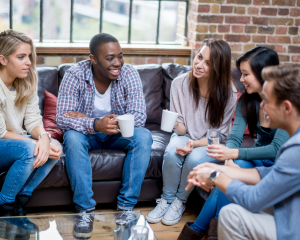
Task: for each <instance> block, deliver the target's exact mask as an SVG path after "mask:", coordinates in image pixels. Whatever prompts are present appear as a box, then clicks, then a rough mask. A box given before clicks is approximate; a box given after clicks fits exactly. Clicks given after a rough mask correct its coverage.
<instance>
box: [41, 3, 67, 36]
mask: <svg viewBox="0 0 300 240" xmlns="http://www.w3.org/2000/svg"><path fill="white" fill-rule="evenodd" d="M70 14H71V0H63V1H62V0H44V21H43V38H44V41H49V40H52V41H66V42H68V41H69V40H70Z"/></svg>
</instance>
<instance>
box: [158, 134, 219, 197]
mask: <svg viewBox="0 0 300 240" xmlns="http://www.w3.org/2000/svg"><path fill="white" fill-rule="evenodd" d="M189 139H190V138H189V137H187V136H178V135H177V134H175V133H174V134H173V135H172V136H171V139H170V143H169V145H168V146H167V148H166V150H165V154H164V162H163V167H162V175H163V193H162V195H161V197H162V198H164V199H166V200H167V201H168V203H172V202H173V199H174V198H175V197H177V198H178V199H179V200H180V201H182V202H184V203H185V202H186V201H187V199H188V196H189V195H190V193H191V192H192V190H193V189H194V188H191V189H190V190H189V191H185V187H186V186H187V184H188V183H187V177H188V175H189V173H190V171H192V170H193V168H194V167H196V166H197V165H198V164H201V163H205V162H214V163H218V162H219V161H218V160H215V159H214V158H212V157H208V156H207V155H206V148H207V147H206V146H205V147H197V148H194V149H193V151H192V152H191V153H190V154H188V155H187V156H184V157H183V156H181V155H179V154H178V153H177V152H176V147H184V145H185V144H186V142H187V141H188V140H189Z"/></svg>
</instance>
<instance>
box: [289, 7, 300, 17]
mask: <svg viewBox="0 0 300 240" xmlns="http://www.w3.org/2000/svg"><path fill="white" fill-rule="evenodd" d="M290 16H291V17H299V16H300V9H299V8H292V9H291V12H290Z"/></svg>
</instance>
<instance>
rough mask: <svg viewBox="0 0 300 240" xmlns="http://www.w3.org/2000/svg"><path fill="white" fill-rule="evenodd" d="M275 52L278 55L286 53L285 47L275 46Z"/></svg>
mask: <svg viewBox="0 0 300 240" xmlns="http://www.w3.org/2000/svg"><path fill="white" fill-rule="evenodd" d="M275 51H276V52H278V53H286V47H284V46H282V45H276V46H275Z"/></svg>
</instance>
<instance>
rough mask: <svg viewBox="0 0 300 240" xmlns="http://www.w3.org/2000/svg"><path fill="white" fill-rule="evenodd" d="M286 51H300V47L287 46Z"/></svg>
mask: <svg viewBox="0 0 300 240" xmlns="http://www.w3.org/2000/svg"><path fill="white" fill-rule="evenodd" d="M288 53H300V47H298V46H289V48H288Z"/></svg>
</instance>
